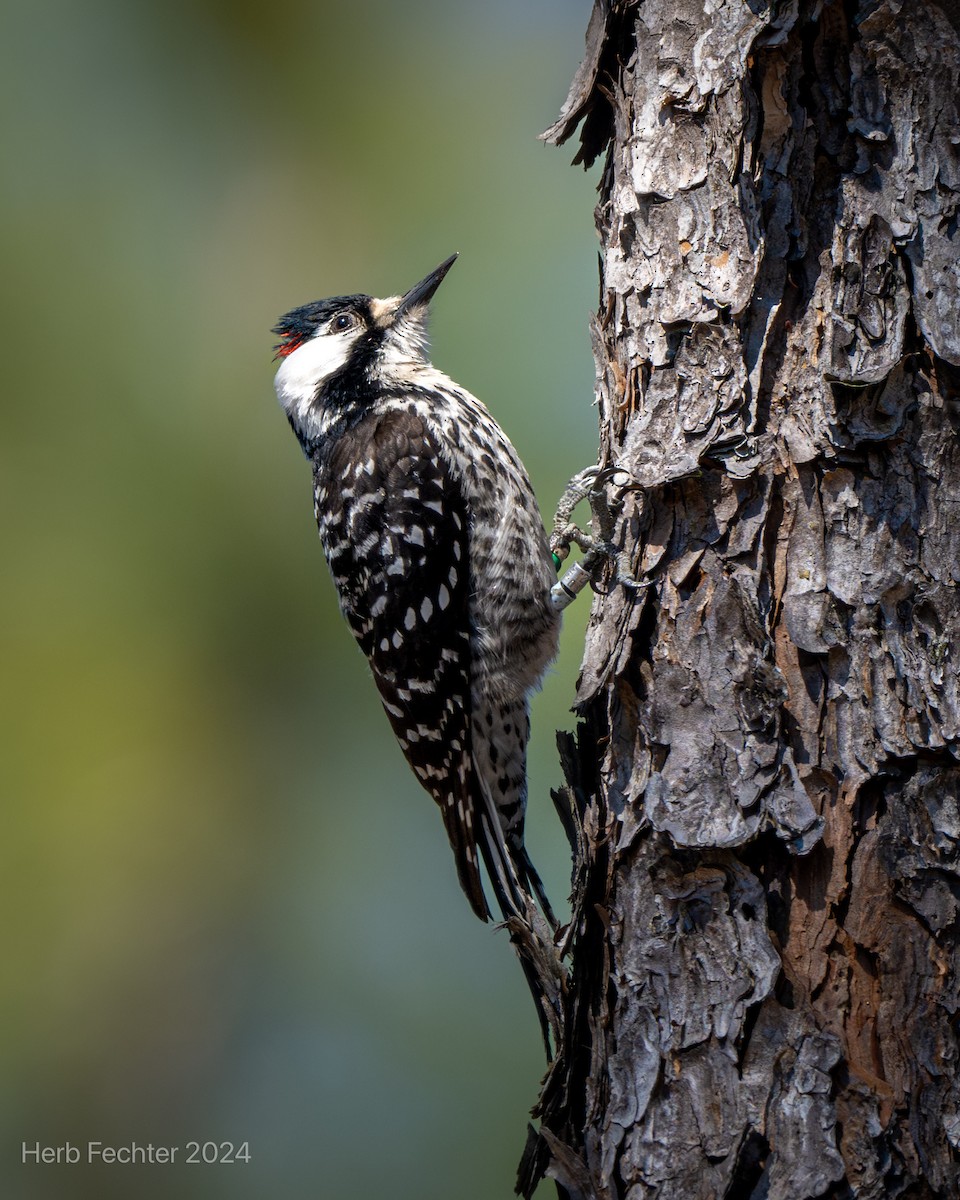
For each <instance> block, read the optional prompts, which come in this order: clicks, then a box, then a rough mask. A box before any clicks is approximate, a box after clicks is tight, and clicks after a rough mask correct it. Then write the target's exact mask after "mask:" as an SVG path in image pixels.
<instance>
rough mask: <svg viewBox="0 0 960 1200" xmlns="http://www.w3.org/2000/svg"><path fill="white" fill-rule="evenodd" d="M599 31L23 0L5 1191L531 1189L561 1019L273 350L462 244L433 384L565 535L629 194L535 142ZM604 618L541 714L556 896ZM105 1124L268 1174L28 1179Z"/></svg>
mask: <svg viewBox="0 0 960 1200" xmlns="http://www.w3.org/2000/svg"><path fill="white" fill-rule="evenodd" d="M588 7H589V6H588V5H587V3H586V0H576V2H573V0H564V2H561V0H524V2H523V3H519V4H518V3H516V2H515V0H496V2H488V3H486V4H483V5H479V4H472V3H469V2H468V0H460V2H458V3H452V4H451V3H444V2H443V0H416V2H414V0H404V2H402V3H401V2H399V0H396V2H394V3H386V2H385V0H379V2H377V0H374V2H370V3H359V4H355V5H348V4H342V3H341V4H331V3H324V2H322V0H319V2H314V3H310V2H309V0H279V2H274V3H272V4H266V3H257V2H255V0H233V2H228V0H189V2H187V0H163V2H162V3H161V2H160V0H157V2H151V0H83V2H82V3H77V2H76V0H31V2H30V4H28V5H27V4H23V5H15V4H7V5H6V6H5V11H4V16H3V23H2V25H3V32H2V38H0V43H2V50H0V58H2V69H0V91H2V100H3V103H2V105H0V123H2V124H0V130H2V139H3V145H4V156H3V157H4V168H5V169H4V177H5V178H4V182H3V185H2V188H3V191H2V199H0V205H2V212H0V244H2V254H3V278H4V285H5V286H4V287H3V300H2V303H3V317H2V321H3V333H4V343H5V346H4V353H3V358H2V362H3V371H4V374H5V381H4V404H3V418H4V426H5V429H4V433H3V437H2V448H0V455H2V472H0V479H2V484H0V486H2V489H3V490H2V502H3V511H4V515H5V521H4V551H3V561H4V567H5V573H4V587H3V591H2V614H0V619H2V629H3V679H4V684H5V686H4V688H3V705H4V708H3V712H2V730H3V738H4V742H5V746H4V750H3V754H2V765H0V771H2V788H3V799H4V812H5V823H6V830H5V833H4V836H3V839H2V846H3V849H2V863H0V870H2V887H3V892H4V896H3V903H4V907H5V912H6V920H5V922H4V928H5V933H6V939H5V950H4V954H3V966H2V970H3V988H2V1005H3V1007H2V1012H0V1056H2V1057H0V1128H2V1135H3V1136H2V1146H0V1152H2V1160H0V1195H2V1196H4V1197H16V1198H20V1197H24V1198H29V1200H40V1198H47V1197H56V1198H58V1200H61V1198H63V1197H68V1198H74V1197H97V1198H98V1200H113V1198H114V1197H116V1198H120V1197H123V1198H125V1200H126V1198H129V1197H131V1196H136V1197H138V1198H151V1197H161V1196H163V1197H166V1196H172V1195H176V1196H178V1197H187V1198H193V1197H197V1198H203V1200H216V1198H219V1197H230V1198H231V1200H245V1198H247V1197H251V1198H252V1197H263V1196H266V1195H271V1196H282V1197H284V1198H285V1200H287V1198H290V1200H298V1198H300V1197H321V1198H323V1200H326V1198H328V1197H330V1198H341V1197H349V1198H354V1197H358V1198H366V1197H381V1196H387V1195H389V1196H391V1197H395V1198H396V1197H399V1198H401V1200H402V1198H404V1197H410V1198H411V1200H412V1198H414V1197H416V1198H417V1200H433V1198H436V1200H441V1198H447V1197H450V1196H457V1197H458V1198H461V1200H472V1198H475V1197H476V1198H480V1197H484V1198H490V1197H508V1196H509V1195H510V1194H511V1190H512V1183H513V1178H514V1169H515V1166H516V1163H517V1160H518V1158H519V1155H520V1152H521V1149H522V1146H523V1140H524V1133H525V1121H526V1111H527V1109H528V1107H529V1106H530V1104H531V1103H532V1102H533V1100H534V1099H535V1097H536V1093H537V1084H538V1079H539V1076H540V1074H541V1071H542V1068H543V1061H542V1051H541V1049H540V1046H539V1034H538V1030H537V1025H536V1020H535V1016H534V1012H533V1008H532V1005H531V1003H530V1001H529V998H528V996H527V994H526V992H525V990H524V986H523V983H522V979H521V975H520V971H519V969H518V967H517V965H516V963H515V961H514V958H513V954H512V952H511V951H510V949H509V946H508V943H507V940H506V938H505V936H504V935H503V934H502V933H501V934H497V933H494V932H493V931H492V930H491V929H490V928H484V927H483V926H481V925H480V924H479V923H478V922H477V921H476V920H475V919H474V918H473V917H472V916H471V914H470V912H469V910H468V907H467V904H466V901H465V900H464V899H463V897H462V896H461V895H460V893H459V890H458V887H457V884H456V880H455V875H454V870H453V865H452V860H451V856H450V853H449V850H448V848H447V846H446V842H445V838H444V834H443V830H442V826H441V822H440V819H439V816H438V813H437V811H436V809H435V808H434V806H433V804H432V803H431V802H430V801H429V799H428V798H427V797H426V795H425V794H424V793H422V792H421V791H420V790H419V788H418V787H417V785H416V783H415V781H414V779H413V777H412V775H411V774H410V773H409V772H408V770H407V769H406V767H405V765H404V763H403V761H402V758H401V755H400V752H399V750H398V749H397V748H396V745H395V743H394V741H393V738H392V736H391V734H390V732H389V728H388V726H387V722H386V720H385V718H384V716H383V713H382V711H381V709H380V706H379V703H378V702H377V699H376V696H375V692H374V688H373V685H372V683H371V681H370V679H369V677H368V675H367V672H366V668H365V664H364V663H363V660H362V658H361V657H360V655H359V652H358V651H357V650H356V648H355V646H354V644H353V641H352V639H351V637H350V635H349V633H348V632H347V630H346V627H345V626H344V625H343V624H342V622H341V620H340V617H339V614H338V613H337V609H336V603H335V599H334V594H333V588H332V585H331V584H330V581H329V579H328V576H327V571H326V567H325V565H324V563H323V559H322V555H321V552H320V547H319V544H318V541H317V537H316V530H315V527H314V523H313V516H312V512H311V497H310V480H309V471H308V468H307V465H306V463H305V462H304V461H303V459H302V457H301V455H300V451H299V448H298V446H297V444H296V441H295V439H294V437H293V435H292V434H291V433H290V431H289V429H288V427H287V424H286V421H285V420H284V418H283V416H282V414H281V412H280V410H279V408H278V406H277V404H276V400H275V397H274V393H273V386H272V375H273V367H272V365H271V361H270V358H271V345H272V341H273V338H272V336H271V334H270V332H269V331H270V326H271V325H272V324H273V322H274V321H275V319H276V317H277V316H278V315H279V314H280V313H282V312H284V311H286V310H287V309H289V308H291V307H292V306H294V305H298V304H301V303H304V302H305V301H308V300H311V299H315V298H317V297H320V296H325V295H331V294H335V293H340V292H351V291H369V292H372V293H373V294H375V295H386V294H391V293H396V292H398V291H401V290H403V289H404V288H406V287H408V286H409V285H410V284H412V283H413V282H415V281H416V280H417V279H419V278H420V277H421V276H422V275H424V274H425V273H426V272H427V271H428V270H430V269H431V268H433V267H434V266H435V265H436V264H437V263H438V262H440V261H441V259H443V258H444V257H446V256H447V255H448V254H450V253H451V252H452V251H454V250H458V251H459V252H460V254H461V258H460V261H459V262H458V263H457V265H456V267H455V269H454V270H453V271H452V272H451V274H450V276H449V278H448V280H447V282H446V283H445V284H444V286H443V288H442V289H441V291H440V292H439V293H438V297H437V302H436V304H435V318H434V322H433V343H434V352H435V361H436V362H437V364H438V365H439V366H440V367H441V368H442V369H444V370H446V371H448V372H449V373H450V374H451V375H452V376H453V377H454V378H455V379H457V380H458V381H459V382H460V383H462V384H463V385H465V386H466V387H468V388H470V389H471V390H472V391H474V392H476V393H477V394H478V395H479V396H480V397H481V398H483V399H484V400H485V401H486V402H487V403H488V405H489V406H490V407H491V409H492V410H493V411H494V413H495V415H496V416H497V417H498V418H499V419H500V420H501V422H502V423H503V424H504V425H505V426H506V427H507V429H508V430H509V432H510V434H511V437H512V438H513V440H514V441H515V443H516V445H517V447H518V449H519V451H520V453H521V455H522V457H523V458H524V459H525V461H526V463H527V465H528V468H529V470H530V473H531V475H532V477H533V480H534V484H535V486H536V488H537V491H538V494H539V495H540V497H541V501H542V504H543V507H544V509H545V510H546V511H547V512H550V511H551V510H552V506H553V503H554V501H555V500H556V497H557V496H558V495H559V492H560V490H561V487H562V485H563V483H564V481H565V480H566V479H567V478H568V477H569V476H570V475H571V474H572V473H573V472H574V471H575V470H577V469H579V468H580V467H582V466H585V465H587V464H588V463H589V462H592V461H594V459H595V452H596V425H595V417H594V413H593V411H592V409H591V403H590V402H591V397H592V390H593V371H592V362H591V356H590V348H589V341H588V336H587V316H588V313H589V311H590V309H591V308H592V307H593V306H594V303H595V293H596V261H595V260H596V249H595V241H594V235H593V229H592V217H591V212H592V207H593V204H594V200H595V192H594V187H595V179H593V178H591V177H589V176H586V175H584V174H583V173H582V172H580V171H579V170H574V169H571V168H570V166H569V165H568V160H569V157H570V156H569V154H568V153H567V151H566V150H563V151H560V152H557V151H556V150H551V149H548V148H547V147H545V146H543V145H542V144H540V143H538V142H537V140H536V135H537V133H538V132H539V131H540V130H541V129H543V128H544V127H545V126H546V125H547V124H549V123H550V121H551V120H552V119H553V118H554V116H555V115H556V113H557V111H558V110H559V107H560V104H561V103H562V101H563V98H564V96H565V94H566V90H567V86H568V84H569V81H570V79H571V77H572V75H573V72H574V70H575V69H576V65H577V62H578V60H579V57H580V55H581V52H582V47H583V32H584V29H585V26H586V20H587V15H588ZM587 609H588V603H587V601H586V599H583V600H581V602H580V603H579V605H578V606H576V608H575V609H574V610H572V611H571V613H570V614H569V615H568V619H567V627H566V631H565V637H564V647H563V652H562V657H561V661H560V663H559V665H558V667H557V668H556V669H555V670H554V671H553V672H552V674H551V675H550V676H549V677H548V679H547V683H546V687H545V690H544V693H543V694H542V695H541V696H540V697H538V699H537V701H536V704H535V709H534V718H533V719H534V742H533V749H532V764H531V815H530V834H529V841H530V844H531V847H532V853H533V857H534V860H535V861H536V862H537V863H538V865H539V866H540V868H541V871H542V873H543V875H544V877H545V879H546V881H547V884H548V888H549V890H550V892H551V894H552V895H554V896H557V897H558V898H562V897H564V896H565V895H566V893H567V890H568V883H569V879H568V862H569V856H568V853H567V850H566V847H565V844H564V840H563V837H562V835H561V833H560V831H559V828H558V826H557V823H556V820H555V818H554V817H553V815H552V809H551V806H550V802H549V799H548V790H549V788H550V787H551V786H556V785H557V783H558V782H559V780H560V772H559V767H558V765H557V758H556V752H555V748H554V730H555V729H557V728H558V727H569V726H570V724H571V720H572V718H571V717H570V716H569V714H568V709H569V706H570V704H571V703H572V700H573V684H574V679H575V676H576V670H577V666H578V662H579V653H580V648H581V645H582V633H583V627H584V625H585V622H586V616H587ZM88 1139H98V1140H100V1141H104V1142H106V1143H108V1144H113V1145H123V1144H128V1143H130V1142H132V1141H137V1142H139V1143H141V1144H145V1143H148V1142H149V1143H153V1144H154V1145H180V1146H181V1147H183V1146H184V1145H185V1143H186V1141H187V1140H188V1139H197V1140H200V1141H203V1140H208V1139H209V1140H215V1141H221V1140H231V1141H234V1142H236V1143H240V1142H244V1141H246V1142H249V1146H250V1153H251V1161H250V1163H249V1164H248V1165H232V1166H227V1165H220V1166H202V1165H201V1166H181V1167H171V1166H154V1167H144V1166H140V1167H123V1166H119V1165H116V1166H112V1167H100V1168H96V1167H88V1166H69V1167H68V1166H61V1167H56V1166H39V1167H38V1166H35V1165H29V1166H21V1164H20V1144H21V1142H23V1141H26V1142H28V1143H29V1144H30V1145H31V1146H32V1145H34V1144H35V1143H36V1142H38V1141H39V1142H40V1143H41V1144H42V1145H54V1146H55V1145H58V1144H62V1143H64V1142H66V1141H70V1142H71V1143H73V1144H74V1145H84V1144H85V1143H86V1141H87V1140H88ZM180 1156H181V1157H182V1156H183V1151H182V1150H181V1155H180Z"/></svg>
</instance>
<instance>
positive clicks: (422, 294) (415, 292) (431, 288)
mask: <svg viewBox="0 0 960 1200" xmlns="http://www.w3.org/2000/svg"><path fill="white" fill-rule="evenodd" d="M457 258H458V255H456V254H451V255H450V257H449V258H448V259H447V261H446V262H442V263H441V264H440V266H439V267H437V269H436V270H435V271H431V272H430V274H429V275H428V276H427V277H426V279H421V280H420V282H419V283H418V284H416V285H415V286H414V287H412V288H411V289H410V291H409V292H407V293H406V295H405V296H401V297H400V303H399V304H398V305H397V307H396V310H395V312H394V317H401V316H403V315H404V313H407V312H409V311H410V309H412V308H421V307H423V306H424V305H427V304H429V303H430V301H431V300H432V299H433V293H434V292H435V291H436V290H437V288H438V287H439V286H440V284H441V283H443V277H444V275H446V273H447V272H448V271H449V270H450V268H451V267H452V266H453V264H454V263H455V262H456V261H457Z"/></svg>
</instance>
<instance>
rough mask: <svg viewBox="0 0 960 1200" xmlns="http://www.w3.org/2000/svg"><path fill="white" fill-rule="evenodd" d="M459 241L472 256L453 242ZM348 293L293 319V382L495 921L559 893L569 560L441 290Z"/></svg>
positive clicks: (470, 879)
mask: <svg viewBox="0 0 960 1200" xmlns="http://www.w3.org/2000/svg"><path fill="white" fill-rule="evenodd" d="M454 257H455V256H454ZM453 261H454V259H453V258H451V259H449V260H447V262H445V263H443V264H442V265H441V266H440V267H438V268H437V270H436V271H434V272H432V274H431V275H429V276H427V278H426V279H424V280H423V281H422V282H421V283H420V284H418V285H417V286H416V287H415V288H412V289H411V290H410V291H409V292H407V293H406V295H404V296H402V297H394V298H391V299H387V300H377V299H374V298H372V297H369V296H362V295H355V296H338V297H334V298H333V299H330V300H324V301H318V302H316V303H314V304H308V305H305V306H304V307H302V308H298V309H295V310H293V311H292V312H290V313H288V314H287V315H286V316H285V317H283V318H281V320H280V322H279V323H278V324H277V326H276V328H275V332H276V333H278V334H279V335H280V337H281V338H282V339H283V340H282V341H281V343H280V345H279V346H278V347H277V350H278V356H280V357H281V358H282V360H283V361H282V363H281V366H280V369H279V370H278V371H277V377H276V386H277V394H278V397H279V399H280V402H281V404H282V405H283V407H284V409H285V411H286V413H287V416H288V418H289V420H290V423H291V425H292V426H293V429H294V431H295V433H296V434H297V437H298V438H299V440H300V443H301V445H302V447H303V450H304V453H305V454H306V455H307V457H308V458H309V459H310V461H311V463H312V465H313V474H314V503H315V512H316V517H317V523H318V525H319V528H320V536H321V540H322V543H323V548H324V553H325V554H326V558H327V562H328V564H329V567H330V570H331V573H332V575H333V578H334V581H335V583H336V586H337V590H338V593H339V597H340V607H341V610H342V611H343V614H344V616H345V617H346V619H347V621H348V622H349V624H350V627H351V629H352V630H353V633H354V635H355V637H356V638H357V641H358V642H359V644H360V646H361V648H362V650H363V652H364V653H365V654H366V655H367V657H368V659H369V661H370V665H371V669H372V671H373V676H374V679H375V681H376V683H377V687H378V688H379V691H380V696H381V700H382V702H383V706H384V709H385V710H386V713H387V716H388V718H389V720H390V723H391V725H392V726H393V730H394V733H395V734H396V737H397V740H398V741H399V743H400V746H401V748H402V750H403V752H404V754H405V755H406V757H407V760H408V761H409V763H410V765H411V767H412V768H413V770H414V772H415V774H416V775H417V778H418V779H419V780H420V782H421V783H422V784H423V786H424V787H425V788H426V789H427V791H428V792H430V794H431V795H432V796H433V798H434V799H435V800H436V802H437V804H438V805H439V806H440V810H441V813H442V815H443V819H444V824H445V826H446V830H447V835H448V837H449V839H450V844H451V847H452V849H453V852H454V858H455V861H456V865H457V872H458V875H459V878H460V883H461V885H462V887H463V890H464V891H465V893H466V894H467V897H468V898H469V900H470V903H471V905H472V906H473V909H474V911H475V912H476V913H477V915H478V916H480V917H481V918H483V919H487V917H488V916H489V915H490V914H489V909H488V907H487V903H486V899H485V897H484V894H483V887H482V883H481V878H480V869H479V860H478V851H479V854H480V855H482V857H483V859H484V861H485V863H486V866H487V870H488V873H489V875H490V878H491V882H492V885H493V887H494V890H495V892H496V895H497V899H498V902H499V906H500V908H501V910H502V912H503V914H504V916H510V915H513V914H520V915H524V914H525V913H526V912H527V908H528V905H529V903H530V899H531V893H532V894H534V895H536V897H537V899H538V900H539V902H540V904H541V907H542V908H543V909H544V912H545V914H546V915H547V917H548V919H550V920H551V921H552V919H553V918H552V914H551V913H550V908H549V904H548V903H547V900H546V897H545V896H544V894H543V890H542V887H541V885H540V881H539V879H538V877H537V875H536V872H535V871H534V869H533V867H532V865H531V863H530V860H529V857H528V855H527V852H526V850H525V848H524V843H523V820H524V809H525V804H526V746H527V740H528V736H529V720H528V715H527V696H528V694H529V692H530V690H531V689H532V688H535V687H536V686H537V685H538V684H539V682H540V679H541V677H542V675H543V672H544V670H545V669H546V667H547V665H548V664H549V662H550V661H551V660H552V659H553V657H554V655H555V654H556V649H557V638H558V633H559V621H558V617H557V615H556V611H555V609H554V608H553V606H552V605H551V602H550V587H551V585H552V583H553V580H554V571H553V566H552V561H551V557H550V553H549V550H548V547H547V540H546V536H545V534H544V530H543V524H542V521H541V518H540V513H539V510H538V508H537V503H536V499H535V497H534V494H533V490H532V488H531V487H530V483H529V480H528V479H527V476H526V472H525V471H524V469H523V466H522V464H521V462H520V460H519V458H518V456H517V454H516V451H515V450H514V448H513V446H512V445H511V444H510V442H509V440H508V438H507V436H506V434H505V433H504V432H503V431H502V429H500V427H499V425H497V423H496V422H495V421H494V420H493V418H492V417H491V416H490V414H489V412H487V410H486V408H484V406H483V405H482V404H481V403H480V401H479V400H477V399H475V397H473V396H471V395H470V394H469V393H468V392H465V391H464V390H463V389H462V388H459V387H458V386H457V385H456V384H455V383H453V381H452V380H450V379H449V378H448V377H447V376H445V375H443V374H441V373H440V372H439V371H436V370H435V369H434V368H433V367H432V366H431V365H430V363H429V360H428V357H427V349H426V318H427V308H428V305H429V302H430V299H431V297H432V296H433V294H434V292H435V291H436V289H437V287H438V286H439V284H440V282H441V280H442V279H443V277H444V275H445V274H446V272H447V271H448V270H449V268H450V266H451V265H452V263H453Z"/></svg>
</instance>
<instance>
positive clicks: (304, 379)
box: [273, 333, 357, 425]
mask: <svg viewBox="0 0 960 1200" xmlns="http://www.w3.org/2000/svg"><path fill="white" fill-rule="evenodd" d="M356 340H357V339H356V337H352V338H351V337H343V336H342V335H340V336H337V335H336V334H330V333H328V334H319V335H317V336H315V337H312V338H311V339H310V340H309V341H308V342H304V343H303V345H302V346H298V347H297V349H296V350H294V352H293V353H292V354H288V355H287V357H286V358H285V359H284V360H283V362H282V363H281V364H280V369H279V370H278V371H277V374H276V376H275V378H274V381H273V382H274V386H275V387H276V389H277V399H278V400H279V401H280V403H281V405H282V406H283V408H284V410H285V411H286V412H287V414H288V416H289V417H290V418H291V419H292V420H294V421H297V422H299V423H300V424H301V425H304V424H307V423H308V418H309V415H310V413H309V410H310V406H311V404H312V402H313V399H314V397H315V396H316V394H317V388H318V387H319V386H320V384H321V383H323V381H324V380H325V379H329V378H330V376H331V375H333V374H334V373H335V372H337V371H339V370H340V368H341V367H342V366H343V365H344V363H345V362H346V361H347V359H348V358H349V357H350V350H351V348H352V347H353V344H354V342H355V341H356Z"/></svg>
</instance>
